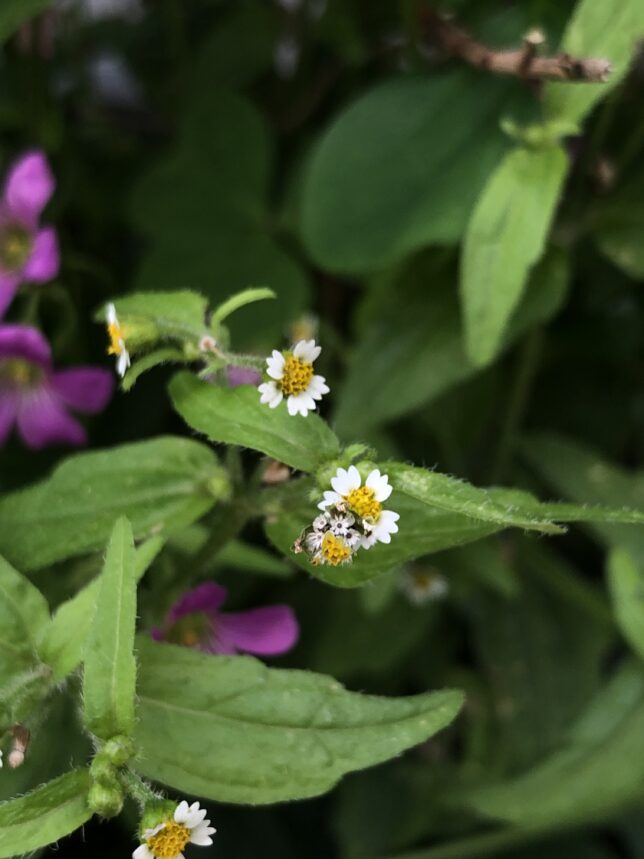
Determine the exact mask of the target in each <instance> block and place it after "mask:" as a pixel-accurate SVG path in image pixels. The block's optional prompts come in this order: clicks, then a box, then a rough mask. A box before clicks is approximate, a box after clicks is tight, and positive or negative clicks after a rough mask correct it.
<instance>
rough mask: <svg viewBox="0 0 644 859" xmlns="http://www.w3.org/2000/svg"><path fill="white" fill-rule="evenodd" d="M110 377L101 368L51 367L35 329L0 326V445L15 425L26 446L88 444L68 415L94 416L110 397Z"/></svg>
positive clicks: (46, 348) (47, 349)
mask: <svg viewBox="0 0 644 859" xmlns="http://www.w3.org/2000/svg"><path fill="white" fill-rule="evenodd" d="M113 387H114V381H113V379H112V374H111V373H110V372H109V371H108V370H104V369H102V368H100V367H71V368H70V369H68V370H54V368H53V363H52V357H51V349H50V346H49V343H48V342H47V340H45V338H44V337H43V335H42V334H41V333H40V331H38V330H37V329H36V328H30V327H29V326H27V325H0V447H1V446H3V445H4V444H5V443H6V441H7V439H8V437H9V435H10V433H11V430H12V429H13V427H14V426H16V427H17V430H18V433H19V435H20V436H21V438H22V440H23V441H24V443H25V444H26V445H27V447H31V448H41V447H46V446H47V445H51V444H70V445H74V446H80V445H83V444H86V442H87V434H86V432H85V429H84V428H83V427H82V426H81V424H80V423H79V422H78V421H77V420H76V419H75V418H74V417H72V415H70V414H69V413H68V409H71V410H73V411H76V412H85V413H87V414H95V413H96V412H100V411H102V410H103V409H104V408H105V406H106V405H107V403H108V402H109V400H110V397H111V396H112V391H113Z"/></svg>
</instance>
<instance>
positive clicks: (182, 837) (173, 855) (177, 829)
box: [132, 799, 216, 859]
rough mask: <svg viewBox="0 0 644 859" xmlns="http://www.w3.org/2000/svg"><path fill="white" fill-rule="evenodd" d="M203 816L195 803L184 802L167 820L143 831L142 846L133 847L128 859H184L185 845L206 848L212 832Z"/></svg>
mask: <svg viewBox="0 0 644 859" xmlns="http://www.w3.org/2000/svg"><path fill="white" fill-rule="evenodd" d="M206 813H207V812H206V809H205V808H200V807H199V803H198V802H193V803H192V805H188V803H187V802H186V801H185V799H184V800H183V801H182V802H180V803H179V805H178V806H177V807H176V809H175V810H174V814H173V815H172V816H171V817H168V818H166V819H165V820H162V821H161V822H160V823H158V824H157V825H156V826H153V827H151V828H150V829H145V830H144V831H143V833H142V835H143V844H141V845H140V846H139V847H137V848H136V850H135V851H134V853H133V854H132V859H184V856H183V851H184V849H185V848H186V847H187V846H188V844H196V845H197V846H198V847H210V845H211V844H212V837H211V836H212V835H214V834H215V832H216V830H215V829H214V827H212V826H211V825H210V821H209V820H208V819H207V818H206Z"/></svg>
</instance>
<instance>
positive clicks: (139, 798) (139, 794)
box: [118, 767, 163, 808]
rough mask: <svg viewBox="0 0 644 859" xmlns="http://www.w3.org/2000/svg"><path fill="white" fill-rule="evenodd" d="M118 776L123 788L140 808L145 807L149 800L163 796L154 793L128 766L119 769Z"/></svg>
mask: <svg viewBox="0 0 644 859" xmlns="http://www.w3.org/2000/svg"><path fill="white" fill-rule="evenodd" d="M118 778H119V781H120V782H121V784H122V785H123V788H124V789H125V790H126V791H127V793H128V794H129V795H130V796H131V797H132V799H133V800H134V801H135V802H136V803H137V805H138V806H139V807H140V808H145V806H146V805H147V804H148V803H149V802H152V801H156V800H158V799H162V798H163V797H162V795H161V794H159V793H155V791H153V790H152V788H151V787H150V785H149V784H148V783H147V782H145V781H143V779H142V778H140V777H139V776H138V775H137V774H136V773H135V772H133V770H131V769H129V767H128V768H126V769H122V770H120V771H119V774H118Z"/></svg>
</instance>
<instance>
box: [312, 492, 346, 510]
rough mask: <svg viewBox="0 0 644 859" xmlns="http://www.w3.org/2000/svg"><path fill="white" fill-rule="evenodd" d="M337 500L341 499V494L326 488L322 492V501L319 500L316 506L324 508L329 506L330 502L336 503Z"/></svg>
mask: <svg viewBox="0 0 644 859" xmlns="http://www.w3.org/2000/svg"><path fill="white" fill-rule="evenodd" d="M338 501H342V496H341V495H338V493H337V492H331V491H330V490H329V489H327V490H326V492H325V493H324V501H320V503H319V504H318V508H319V509H320V510H326V508H327V507H330V506H331V505H332V504H337V503H338Z"/></svg>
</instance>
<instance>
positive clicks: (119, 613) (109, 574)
mask: <svg viewBox="0 0 644 859" xmlns="http://www.w3.org/2000/svg"><path fill="white" fill-rule="evenodd" d="M134 567H135V552H134V539H133V537H132V528H131V526H130V523H129V522H128V521H127V519H125V518H121V519H119V520H118V521H117V522H116V524H115V525H114V530H113V531H112V536H111V537H110V541H109V543H108V545H107V555H106V557H105V564H104V566H103V572H102V573H101V577H100V585H99V589H98V594H97V600H96V611H95V612H94V619H93V622H92V627H91V630H90V633H89V636H88V638H87V640H86V642H85V648H84V653H85V660H84V661H85V669H84V673H83V703H84V715H85V724H86V725H87V727H88V728H89V730H90V731H91V732H92V733H93V734H94V735H95V736H97V737H99V738H100V739H102V740H109V739H110V737H114V736H117V735H119V734H122V735H125V736H128V737H129V736H131V734H132V733H133V731H134V695H135V690H136V663H135V661H134V628H135V625H136V580H135V570H134Z"/></svg>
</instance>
